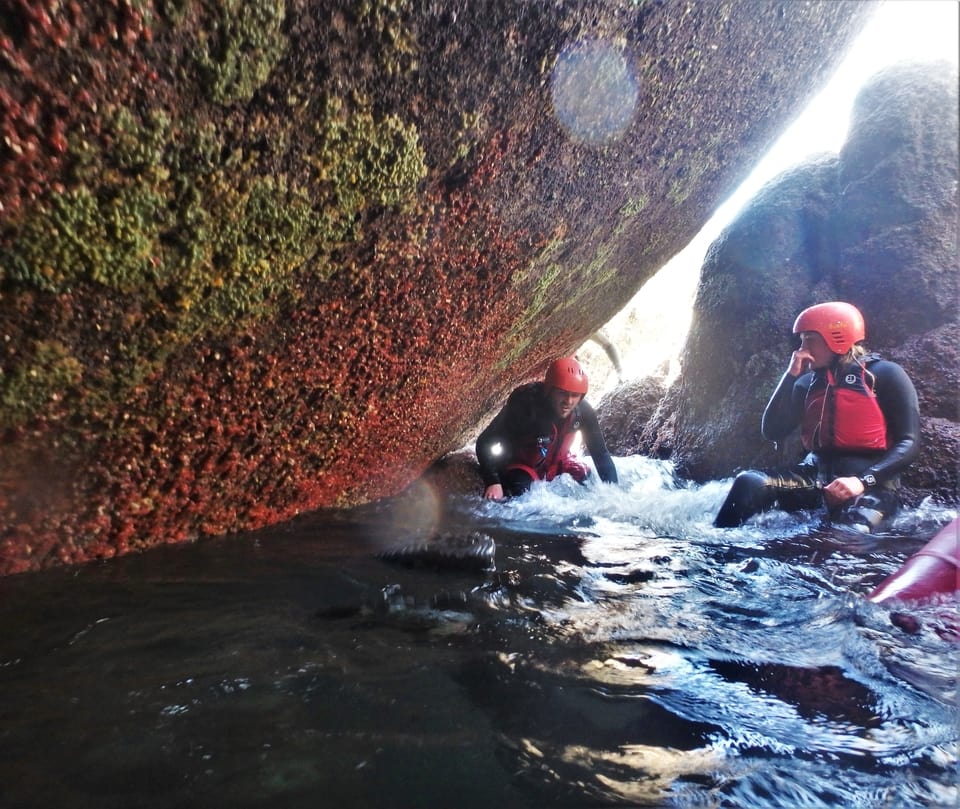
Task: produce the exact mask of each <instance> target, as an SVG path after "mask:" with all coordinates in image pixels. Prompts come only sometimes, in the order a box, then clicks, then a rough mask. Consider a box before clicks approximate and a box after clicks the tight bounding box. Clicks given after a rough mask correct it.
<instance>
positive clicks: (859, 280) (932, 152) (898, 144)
mask: <svg viewBox="0 0 960 809" xmlns="http://www.w3.org/2000/svg"><path fill="white" fill-rule="evenodd" d="M957 86H958V81H957V68H956V65H951V64H947V63H930V64H904V65H898V66H895V67H892V68H889V69H886V70H884V71H882V72H880V73H878V74H877V75H876V76H874V77H873V79H872V80H871V81H869V82H868V84H867V85H866V86H865V87H864V89H863V90H862V91H861V92H860V94H859V96H858V98H857V102H856V105H855V109H854V114H853V121H852V125H851V129H850V134H849V137H848V139H847V142H846V143H845V145H844V146H843V148H842V150H841V152H840V154H839V155H822V156H819V157H817V158H815V159H812V160H810V161H808V162H805V163H804V164H803V165H800V166H797V167H796V168H794V169H791V170H789V171H787V172H785V173H784V174H782V175H781V176H779V177H777V178H775V179H774V180H772V181H771V182H770V183H768V184H767V185H766V186H765V187H764V188H763V189H762V190H761V191H760V193H759V194H758V195H757V196H756V197H755V198H754V199H753V200H752V201H751V202H750V203H749V204H748V205H747V206H746V207H745V208H744V210H743V212H742V213H741V214H740V215H739V216H738V217H737V218H736V220H735V221H734V222H733V223H731V224H730V225H729V226H728V228H727V229H726V230H725V231H724V232H723V233H722V234H721V235H720V237H719V238H718V239H717V240H716V241H715V242H714V244H713V245H711V247H710V249H709V250H708V252H707V256H706V258H705V261H704V265H703V269H702V277H701V282H700V285H699V288H698V290H697V296H696V302H695V311H694V318H693V327H692V329H691V332H690V334H689V337H688V340H687V342H686V345H685V346H684V349H683V354H682V358H681V363H682V372H681V375H680V378H679V379H678V381H677V382H676V383H675V384H674V385H673V386H672V387H671V388H670V390H669V391H668V392H667V394H666V396H665V398H664V402H663V403H662V404H661V407H660V410H659V412H658V414H657V415H655V416H654V417H653V419H652V420H651V423H649V424H648V425H647V427H646V432H647V434H648V435H649V436H650V440H649V441H648V442H647V444H646V445H645V446H644V447H642V448H641V449H642V450H643V451H652V447H653V446H654V445H655V444H656V442H658V441H660V442H664V441H667V442H669V443H670V445H671V446H672V449H673V456H672V457H673V458H674V460H675V461H676V462H677V466H678V471H680V472H681V474H684V475H687V476H689V477H691V478H693V479H695V480H707V479H714V478H721V477H728V476H730V475H732V474H733V473H734V472H735V471H736V470H738V469H742V468H749V467H758V468H764V467H767V468H769V467H775V466H780V465H784V464H787V463H792V462H794V461H795V460H797V459H799V457H801V454H802V453H801V449H800V446H799V440H798V438H797V437H792V438H791V439H789V440H787V441H786V442H784V443H783V444H782V445H781V446H779V447H774V446H773V445H771V444H769V443H767V442H765V441H764V440H763V439H762V438H761V437H760V417H761V414H762V412H763V409H764V407H765V405H766V402H767V400H768V399H769V396H770V394H771V393H772V392H773V389H774V387H775V386H776V383H777V381H778V379H779V378H780V376H781V374H782V373H783V372H784V371H785V369H786V366H787V362H788V360H789V357H790V352H791V351H792V350H793V348H794V347H795V346H796V344H797V343H796V338H795V337H794V336H793V335H792V334H791V327H792V324H793V321H794V319H795V317H796V315H797V313H798V312H800V311H801V310H802V309H804V308H805V307H807V306H810V305H812V304H814V303H817V302H820V301H825V300H836V299H840V300H848V301H850V302H851V303H854V304H855V305H856V306H858V307H859V308H860V309H861V311H863V313H864V317H865V319H866V323H867V340H866V344H867V345H868V347H869V348H871V349H872V350H876V351H879V353H881V354H882V355H884V356H887V357H889V358H890V359H893V360H894V361H897V362H899V363H900V364H902V365H903V367H904V368H905V369H906V370H907V372H908V373H909V374H910V376H911V378H912V379H913V380H914V382H915V384H916V387H917V389H918V395H919V397H920V404H921V416H922V417H923V419H924V424H923V451H922V452H923V454H922V457H921V460H920V462H919V463H917V464H916V465H915V466H914V468H913V470H912V471H911V472H910V473H908V474H907V475H905V476H904V483H905V485H906V486H907V487H908V489H909V490H910V491H912V492H913V493H914V494H915V496H916V497H915V499H916V498H919V497H921V496H924V495H934V496H935V497H937V498H938V499H940V500H942V501H945V502H949V503H955V502H956V501H957V497H958V488H957V473H958V466H957V435H958V433H957V427H958V399H957V390H958V367H960V365H958V341H957V337H958V320H957V305H956V304H957V300H958V297H957V291H958V290H957V227H956V223H957V214H958V199H957V179H958V177H957V174H958V155H957V137H958V126H957Z"/></svg>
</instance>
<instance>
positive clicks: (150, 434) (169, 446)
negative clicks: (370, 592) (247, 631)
mask: <svg viewBox="0 0 960 809" xmlns="http://www.w3.org/2000/svg"><path fill="white" fill-rule="evenodd" d="M16 8H17V9H18V10H17V11H16V12H15V13H12V14H8V15H7V17H5V18H4V19H3V20H2V21H0V30H2V33H3V38H2V40H0V55H2V56H3V61H2V65H0V98H2V99H3V101H4V104H2V105H0V115H2V121H0V125H2V127H3V131H4V142H3V145H2V146H0V162H2V163H3V165H2V171H0V204H2V217H3V219H2V233H0V267H2V285H3V287H2V288H3V297H2V299H0V326H2V332H0V333H2V335H3V347H4V348H3V354H2V359H0V362H2V366H0V367H2V372H3V374H2V379H0V428H2V429H3V448H2V456H0V508H2V512H0V514H2V517H0V536H2V551H0V572H5V573H9V572H14V571H20V570H28V569H32V568H38V567H41V566H44V565H47V564H51V563H56V562H67V563H69V562H78V561H83V560H86V559H91V558H100V557H108V556H111V555H114V554H116V553H123V552H126V551H128V550H130V549H136V548H143V547H149V546H151V545H154V544H157V543H161V542H175V541H179V540H183V539H188V538H193V537H197V536H203V535H216V534H223V533H226V532H230V531H237V530H243V529H250V528H256V527H259V526H262V525H266V524H270V523H273V522H277V521H281V520H284V519H287V518H289V517H291V516H293V515H295V514H297V513H298V512H300V511H303V510H306V509H314V508H319V507H324V506H331V505H349V504H353V503H359V502H362V501H365V500H369V499H371V498H377V497H380V496H383V495H388V494H391V493H393V492H396V491H397V490H399V489H400V488H402V487H403V486H404V485H405V484H406V483H408V482H409V481H411V480H412V479H414V478H415V477H416V476H417V475H418V474H419V473H420V472H421V471H422V470H423V469H424V468H425V467H426V465H427V464H428V463H429V462H430V461H431V460H432V459H434V458H437V457H439V456H440V455H442V454H443V453H444V452H445V451H446V450H448V449H450V448H452V447H455V446H458V445H459V444H458V442H459V440H460V439H461V438H462V436H463V435H464V431H465V430H467V429H468V428H469V427H471V426H472V425H473V424H475V423H476V421H477V419H478V418H479V416H480V415H481V414H483V413H485V412H488V411H489V409H490V408H491V407H492V406H493V405H494V404H495V403H496V402H498V401H499V400H501V398H502V397H503V395H504V394H505V392H506V391H507V390H508V389H509V388H510V387H511V386H513V385H514V384H515V383H517V382H518V381H520V380H522V379H524V378H527V377H528V376H529V375H531V374H533V373H536V372H538V371H539V370H540V369H542V367H543V365H544V364H545V362H546V361H547V360H548V359H550V358H551V357H553V356H555V355H557V354H559V353H561V352H565V351H569V350H571V349H573V348H574V347H575V346H576V345H578V344H579V343H580V342H582V341H583V339H584V338H585V337H586V336H587V335H588V334H590V333H591V332H592V331H593V330H594V329H596V328H597V327H598V326H600V325H601V324H602V323H604V322H605V321H606V320H607V319H608V318H609V317H610V316H611V315H612V314H613V313H614V312H616V311H617V310H618V309H619V308H620V307H621V306H622V304H623V303H624V302H625V301H626V300H628V299H629V297H630V296H631V295H632V294H633V293H634V292H635V291H636V290H637V289H638V288H639V287H640V286H641V285H642V284H643V282H644V281H645V280H646V279H647V278H648V277H650V276H651V275H652V274H653V273H654V272H655V271H656V270H657V269H658V268H659V267H660V266H662V265H663V263H664V262H665V261H666V260H667V259H668V258H669V257H670V256H671V255H673V254H674V253H676V252H677V251H678V250H679V249H680V248H681V247H682V246H683V245H684V244H685V243H686V242H687V241H688V240H689V239H690V238H691V236H693V234H694V233H695V232H696V231H697V230H698V229H699V227H700V226H701V225H702V224H703V223H704V222H705V220H706V219H707V218H708V217H709V215H710V214H711V212H712V210H713V209H714V208H715V207H716V205H717V204H719V203H720V202H721V201H722V199H723V198H724V197H725V196H726V195H727V194H729V193H730V192H731V191H732V190H733V189H734V187H735V186H736V184H737V183H738V182H739V181H740V180H742V179H743V177H744V176H745V175H746V174H747V172H748V171H749V169H750V167H751V166H752V165H753V164H754V163H755V162H756V161H757V160H758V159H759V158H760V157H761V155H762V154H763V152H764V150H765V149H766V148H767V147H768V146H769V145H770V143H771V142H772V141H773V139H774V138H775V136H776V135H777V134H778V133H779V131H780V130H781V129H782V128H783V126H784V125H785V123H786V122H787V121H788V120H789V118H790V117H791V116H792V115H794V114H795V113H796V112H797V111H798V110H799V109H800V107H801V105H802V104H803V103H804V102H805V101H807V100H808V99H809V98H810V97H811V96H812V95H813V94H814V93H815V91H816V90H818V89H819V88H820V86H821V85H822V84H823V82H824V80H825V79H826V78H827V76H828V75H829V73H830V71H831V70H832V69H833V68H834V67H835V66H836V64H837V63H838V62H839V60H840V59H841V57H842V56H843V53H844V51H845V49H846V47H847V45H848V44H849V43H850V41H851V39H852V38H853V36H854V35H855V34H856V32H857V31H858V30H859V28H860V27H862V24H863V23H864V21H865V18H866V16H867V14H868V13H869V11H870V10H871V8H872V5H871V4H862V3H856V2H844V3H837V2H832V1H827V2H805V3H798V2H793V1H792V0H786V1H785V2H711V3H699V2H692V1H691V2H680V0H674V1H673V2H666V3H663V2H622V3H611V2H597V1H596V0H593V1H590V2H588V1H587V0H582V1H581V2H561V3H540V2H520V1H519V0H518V1H517V2H506V3H505V2H502V0H487V1H486V2H485V1H484V0H469V1H468V0H459V2H426V3H417V2H413V0H400V2H389V3H388V2H383V1H382V0H369V1H368V2H363V3H356V2H324V1H322V0H299V1H297V2H295V1H294V0H288V1H287V2H284V0H267V1H266V2H260V3H228V2H222V0H207V1H206V2H191V1H190V0H186V1H185V2H175V3H174V2H163V3H160V2H150V0H147V1H146V2H143V3H137V4H135V5H127V4H117V5H110V4H100V5H99V6H98V5H97V4H93V7H92V8H91V7H89V4H88V5H84V4H81V3H61V4H59V6H58V11H57V13H56V14H54V15H53V16H51V15H50V13H48V11H47V4H45V3H40V2H23V3H20V4H18V5H17V6H16Z"/></svg>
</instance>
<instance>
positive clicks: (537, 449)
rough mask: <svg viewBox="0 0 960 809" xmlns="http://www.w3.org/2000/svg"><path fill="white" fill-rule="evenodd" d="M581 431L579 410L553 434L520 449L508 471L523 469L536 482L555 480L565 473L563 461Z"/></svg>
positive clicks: (552, 430)
mask: <svg viewBox="0 0 960 809" xmlns="http://www.w3.org/2000/svg"><path fill="white" fill-rule="evenodd" d="M579 429H580V417H579V413H578V412H577V409H576V408H574V409H573V412H572V413H571V414H570V415H569V416H567V417H566V418H565V419H564V420H563V423H562V424H561V425H560V427H559V428H558V427H557V425H556V424H554V425H552V427H551V434H550V435H544V436H540V437H539V438H537V439H536V440H535V441H532V442H530V444H528V445H527V446H524V447H522V448H519V449H518V451H517V453H516V456H515V458H514V461H513V463H511V464H510V465H509V466H508V467H507V468H508V469H523V470H524V471H526V472H528V473H529V474H530V476H531V477H532V478H533V479H534V480H553V479H554V478H555V477H556V476H557V475H559V474H560V473H561V472H562V471H563V463H562V462H563V459H564V458H566V457H567V456H568V455H569V454H570V450H571V448H572V447H573V442H574V439H575V438H576V436H577V430H579Z"/></svg>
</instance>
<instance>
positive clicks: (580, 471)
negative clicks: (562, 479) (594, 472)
mask: <svg viewBox="0 0 960 809" xmlns="http://www.w3.org/2000/svg"><path fill="white" fill-rule="evenodd" d="M560 472H561V474H563V473H566V474H568V475H570V477H572V478H573V479H574V480H575V481H577V483H583V481H585V480H586V479H587V475H589V474H590V467H589V466H587V465H586V464H585V463H581V462H580V461H578V460H577V459H576V458H575V457H574V456H573V455H567V456H566V457H565V458H564V459H563V460H561V461H560Z"/></svg>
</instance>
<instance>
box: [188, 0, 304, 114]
mask: <svg viewBox="0 0 960 809" xmlns="http://www.w3.org/2000/svg"><path fill="white" fill-rule="evenodd" d="M210 13H211V16H212V19H211V20H210V22H209V28H207V29H201V30H202V33H201V35H200V41H199V43H198V47H197V54H196V61H197V65H198V67H199V68H200V75H201V78H202V80H203V84H204V87H205V88H206V90H207V92H208V93H209V95H210V98H211V100H213V101H215V102H216V103H218V104H224V105H229V104H235V103H242V102H246V101H249V100H250V99H251V98H252V97H253V94H254V93H255V92H256V91H257V90H258V89H260V87H262V86H263V85H264V84H265V83H266V81H267V79H268V78H269V76H270V74H271V73H272V72H273V69H274V67H275V66H276V65H277V63H278V62H279V61H280V59H281V58H282V57H283V55H284V53H285V52H286V50H287V44H288V43H287V38H286V36H285V35H284V33H283V21H284V17H285V16H286V4H285V2H284V0H258V2H255V3H250V2H246V0H219V2H217V3H215V4H213V5H212V7H211V8H210Z"/></svg>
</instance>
